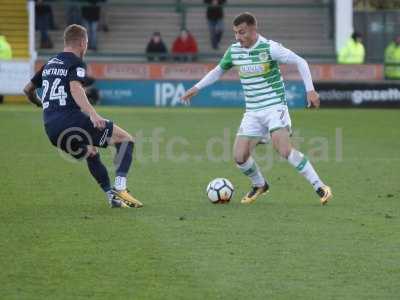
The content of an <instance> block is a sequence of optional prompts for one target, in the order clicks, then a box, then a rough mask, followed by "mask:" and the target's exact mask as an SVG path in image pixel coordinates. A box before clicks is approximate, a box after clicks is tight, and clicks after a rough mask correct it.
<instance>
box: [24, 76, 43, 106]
mask: <svg viewBox="0 0 400 300" xmlns="http://www.w3.org/2000/svg"><path fill="white" fill-rule="evenodd" d="M24 93H25V95H26V96H27V97H28V100H29V101H30V102H32V103H33V104H35V105H36V106H37V107H42V101H40V99H39V97H38V96H37V95H36V86H35V85H34V84H33V83H32V82H29V83H28V84H27V85H26V86H25V87H24Z"/></svg>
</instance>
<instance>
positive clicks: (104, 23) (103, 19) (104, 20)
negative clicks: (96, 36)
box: [99, 0, 110, 32]
mask: <svg viewBox="0 0 400 300" xmlns="http://www.w3.org/2000/svg"><path fill="white" fill-rule="evenodd" d="M100 1H101V2H102V4H101V12H100V21H99V26H100V29H101V30H103V31H104V32H108V31H109V30H110V28H109V27H108V13H107V12H108V4H107V0H100Z"/></svg>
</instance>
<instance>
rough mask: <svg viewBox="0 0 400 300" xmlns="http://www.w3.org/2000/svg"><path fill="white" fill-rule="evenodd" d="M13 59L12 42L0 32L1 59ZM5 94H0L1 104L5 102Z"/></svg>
mask: <svg viewBox="0 0 400 300" xmlns="http://www.w3.org/2000/svg"><path fill="white" fill-rule="evenodd" d="M10 59H12V50H11V46H10V44H9V43H8V42H7V39H6V37H5V36H4V35H1V33H0V60H10ZM3 99H4V97H3V95H0V104H1V103H3Z"/></svg>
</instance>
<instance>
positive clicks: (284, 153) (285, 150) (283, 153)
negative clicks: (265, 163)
mask: <svg viewBox="0 0 400 300" xmlns="http://www.w3.org/2000/svg"><path fill="white" fill-rule="evenodd" d="M290 151H291V149H290V147H281V148H279V149H278V153H279V155H280V156H282V157H283V158H285V159H288V157H289V155H290Z"/></svg>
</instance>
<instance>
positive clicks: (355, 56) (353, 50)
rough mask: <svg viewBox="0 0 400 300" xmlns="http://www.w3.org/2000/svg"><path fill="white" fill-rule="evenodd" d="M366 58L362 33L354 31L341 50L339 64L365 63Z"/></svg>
mask: <svg viewBox="0 0 400 300" xmlns="http://www.w3.org/2000/svg"><path fill="white" fill-rule="evenodd" d="M364 60H365V48H364V45H363V44H362V37H361V34H359V33H357V32H354V33H353V34H352V35H351V38H350V39H349V40H348V41H347V43H346V45H345V46H344V47H343V48H342V49H340V50H339V55H338V63H339V64H363V63H364Z"/></svg>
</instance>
